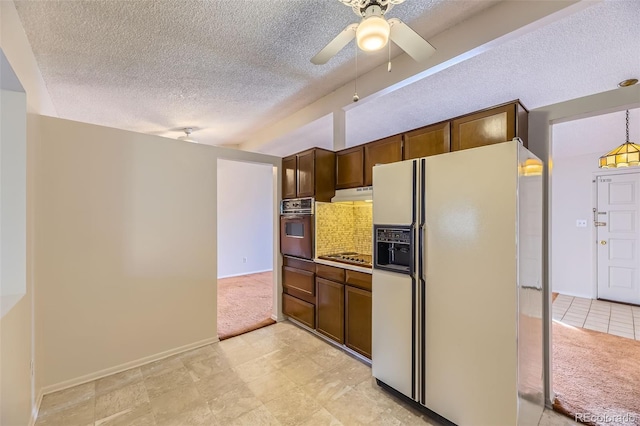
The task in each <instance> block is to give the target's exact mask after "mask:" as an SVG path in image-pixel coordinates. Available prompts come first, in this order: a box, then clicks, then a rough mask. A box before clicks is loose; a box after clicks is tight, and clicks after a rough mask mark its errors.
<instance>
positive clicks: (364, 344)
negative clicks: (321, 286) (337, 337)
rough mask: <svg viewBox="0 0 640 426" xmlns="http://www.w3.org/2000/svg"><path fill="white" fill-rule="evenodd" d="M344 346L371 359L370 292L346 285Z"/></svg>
mask: <svg viewBox="0 0 640 426" xmlns="http://www.w3.org/2000/svg"><path fill="white" fill-rule="evenodd" d="M344 293H345V311H344V316H345V342H344V343H345V345H346V346H347V347H348V348H351V349H353V350H354V351H356V352H358V353H360V354H362V355H364V356H366V357H367V358H369V359H371V292H370V291H366V290H362V289H359V288H355V287H351V286H350V285H347V286H345V287H344Z"/></svg>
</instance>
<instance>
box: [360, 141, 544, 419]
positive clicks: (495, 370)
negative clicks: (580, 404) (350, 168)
mask: <svg viewBox="0 0 640 426" xmlns="http://www.w3.org/2000/svg"><path fill="white" fill-rule="evenodd" d="M373 223H374V242H373V243H374V259H373V263H374V266H373V335H372V339H373V342H372V344H373V347H372V351H373V352H372V369H373V376H374V377H375V378H376V379H377V381H378V383H379V384H380V385H381V386H384V387H387V388H391V389H394V390H395V391H397V392H399V393H401V394H403V395H404V396H406V397H408V398H410V399H412V400H414V401H415V402H417V403H419V404H421V405H423V406H425V407H426V408H428V409H429V410H431V411H433V412H435V413H437V414H438V415H440V416H442V417H444V418H445V419H447V420H449V421H450V422H453V423H455V424H457V425H460V426H464V425H474V426H481V425H487V426H489V425H490V426H499V425H516V424H517V425H537V424H538V421H539V419H540V416H541V415H542V411H543V408H544V393H543V342H542V336H543V321H542V312H543V297H542V162H541V161H540V160H539V159H537V158H536V157H535V156H534V155H533V154H532V153H531V152H529V151H528V150H527V149H526V148H524V147H523V146H522V144H521V143H520V142H519V140H514V141H510V142H505V143H501V144H496V145H490V146H486V147H481V148H475V149H469V150H464V151H457V152H453V153H447V154H442V155H436V156H431V157H426V158H421V159H417V160H407V161H402V162H399V163H392V164H385V165H378V166H375V167H374V168H373Z"/></svg>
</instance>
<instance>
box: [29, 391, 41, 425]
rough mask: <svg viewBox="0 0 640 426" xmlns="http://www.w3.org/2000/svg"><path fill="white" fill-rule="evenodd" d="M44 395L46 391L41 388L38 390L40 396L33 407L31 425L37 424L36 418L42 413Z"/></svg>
mask: <svg viewBox="0 0 640 426" xmlns="http://www.w3.org/2000/svg"><path fill="white" fill-rule="evenodd" d="M43 396H44V392H42V390H40V392H38V398H37V399H36V404H35V405H34V406H33V407H31V419H29V426H34V425H35V424H36V420H37V419H38V414H39V413H40V405H41V404H42V397H43Z"/></svg>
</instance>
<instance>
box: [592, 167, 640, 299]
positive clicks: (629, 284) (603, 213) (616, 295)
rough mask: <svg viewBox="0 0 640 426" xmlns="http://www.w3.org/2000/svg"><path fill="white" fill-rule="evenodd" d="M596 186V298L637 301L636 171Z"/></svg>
mask: <svg viewBox="0 0 640 426" xmlns="http://www.w3.org/2000/svg"><path fill="white" fill-rule="evenodd" d="M597 185H598V188H597V191H598V207H597V212H596V221H597V225H598V226H596V230H597V241H596V244H597V245H598V248H597V256H598V265H597V269H598V298H599V299H607V300H615V301H618V302H626V303H635V304H640V254H639V249H640V247H639V244H640V173H628V174H622V175H610V176H599V177H598V178H597Z"/></svg>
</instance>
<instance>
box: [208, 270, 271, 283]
mask: <svg viewBox="0 0 640 426" xmlns="http://www.w3.org/2000/svg"><path fill="white" fill-rule="evenodd" d="M272 271H273V268H269V269H263V270H260V271H253V272H240V273H239V274H231V275H224V276H221V277H218V279H219V280H221V279H223V278H233V277H241V276H243V275H252V274H261V273H263V272H272Z"/></svg>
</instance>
